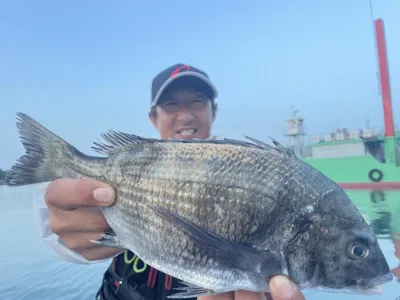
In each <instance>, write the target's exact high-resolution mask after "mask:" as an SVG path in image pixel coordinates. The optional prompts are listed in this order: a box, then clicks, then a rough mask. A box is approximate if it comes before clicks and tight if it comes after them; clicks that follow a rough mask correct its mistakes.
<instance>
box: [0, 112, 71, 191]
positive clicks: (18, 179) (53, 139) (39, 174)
mask: <svg viewBox="0 0 400 300" xmlns="http://www.w3.org/2000/svg"><path fill="white" fill-rule="evenodd" d="M17 116H18V117H19V122H17V127H18V129H19V134H20V139H21V142H22V144H23V146H24V148H25V154H24V155H23V156H21V157H20V158H19V159H18V160H17V161H18V163H16V164H15V165H14V166H13V167H12V168H11V170H10V172H8V174H7V177H6V184H7V185H11V186H19V185H26V184H33V183H37V182H44V181H50V180H53V179H55V178H57V175H56V172H57V167H61V165H60V164H61V162H60V161H62V158H63V156H64V155H65V154H66V151H67V150H68V149H71V150H72V148H73V147H72V146H71V145H69V144H68V143H67V142H65V141H64V140H63V139H61V138H60V137H58V136H56V135H55V134H54V133H52V132H51V131H49V130H48V129H46V128H45V127H44V126H42V125H41V124H39V123H38V122H37V121H35V120H34V119H32V118H31V117H29V116H28V115H26V114H24V113H17ZM57 173H58V172H57Z"/></svg>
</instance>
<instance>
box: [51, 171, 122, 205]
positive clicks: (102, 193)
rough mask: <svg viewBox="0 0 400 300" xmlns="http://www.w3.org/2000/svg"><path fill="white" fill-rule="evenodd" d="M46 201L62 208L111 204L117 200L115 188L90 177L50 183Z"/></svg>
mask: <svg viewBox="0 0 400 300" xmlns="http://www.w3.org/2000/svg"><path fill="white" fill-rule="evenodd" d="M45 199H46V203H47V204H48V205H53V206H55V207H58V208H60V209H64V210H72V209H76V208H80V207H96V206H98V207H101V206H108V205H111V204H112V203H113V202H114V200H115V191H114V189H113V188H112V187H111V186H109V185H107V184H105V183H103V182H100V181H94V180H89V179H80V180H77V179H67V178H64V179H58V180H55V181H53V182H52V183H50V184H49V186H48V187H47V189H46V193H45Z"/></svg>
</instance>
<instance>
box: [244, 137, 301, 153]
mask: <svg viewBox="0 0 400 300" xmlns="http://www.w3.org/2000/svg"><path fill="white" fill-rule="evenodd" d="M246 138H247V139H249V140H250V141H252V142H253V143H255V144H257V145H259V146H260V147H262V148H264V149H265V150H269V149H271V147H272V146H271V145H268V144H266V143H264V142H262V141H260V140H257V139H255V138H252V137H249V136H246ZM269 138H270V139H271V141H272V143H273V144H274V145H275V147H274V149H275V150H277V151H279V152H281V153H284V154H287V155H289V156H293V157H297V156H296V154H295V153H294V152H293V150H292V149H290V148H286V147H284V146H283V145H282V144H280V143H279V142H278V141H276V140H275V139H273V138H272V137H269Z"/></svg>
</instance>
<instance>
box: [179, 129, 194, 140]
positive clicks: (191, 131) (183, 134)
mask: <svg viewBox="0 0 400 300" xmlns="http://www.w3.org/2000/svg"><path fill="white" fill-rule="evenodd" d="M196 132H197V128H194V127H191V128H182V129H179V130H177V131H176V133H177V134H179V135H180V136H181V137H183V138H188V137H191V136H192V135H194V134H195V133H196Z"/></svg>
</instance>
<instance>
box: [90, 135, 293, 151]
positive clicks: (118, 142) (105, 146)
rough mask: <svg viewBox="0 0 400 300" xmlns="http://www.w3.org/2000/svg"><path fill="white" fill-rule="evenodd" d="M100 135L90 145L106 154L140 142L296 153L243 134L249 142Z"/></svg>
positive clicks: (276, 144) (275, 143)
mask: <svg viewBox="0 0 400 300" xmlns="http://www.w3.org/2000/svg"><path fill="white" fill-rule="evenodd" d="M101 137H102V138H103V139H104V142H103V141H98V142H94V143H93V144H94V146H92V149H93V150H94V151H96V152H98V153H102V154H106V155H109V154H111V153H112V152H115V151H118V150H120V149H122V148H124V147H128V146H133V145H137V144H140V143H155V142H157V143H166V142H170V143H199V144H201V143H209V144H222V145H224V144H225V145H228V144H229V145H236V146H242V147H249V148H257V149H261V150H266V151H278V152H280V153H282V154H286V155H289V156H292V157H296V155H295V154H294V153H293V151H292V150H291V149H289V148H285V147H284V146H282V145H281V144H279V143H278V142H277V141H276V140H274V139H272V138H270V139H271V140H272V142H273V144H274V145H275V147H274V146H272V145H268V144H266V143H264V142H262V141H260V140H257V139H255V138H252V137H249V136H245V137H246V138H247V139H248V140H249V141H250V142H246V141H241V140H236V139H228V138H223V139H216V138H215V137H214V138H210V139H203V140H201V139H190V140H184V139H155V138H143V137H140V136H138V135H135V134H132V133H125V132H121V131H114V130H109V131H107V132H106V133H103V134H101Z"/></svg>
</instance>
